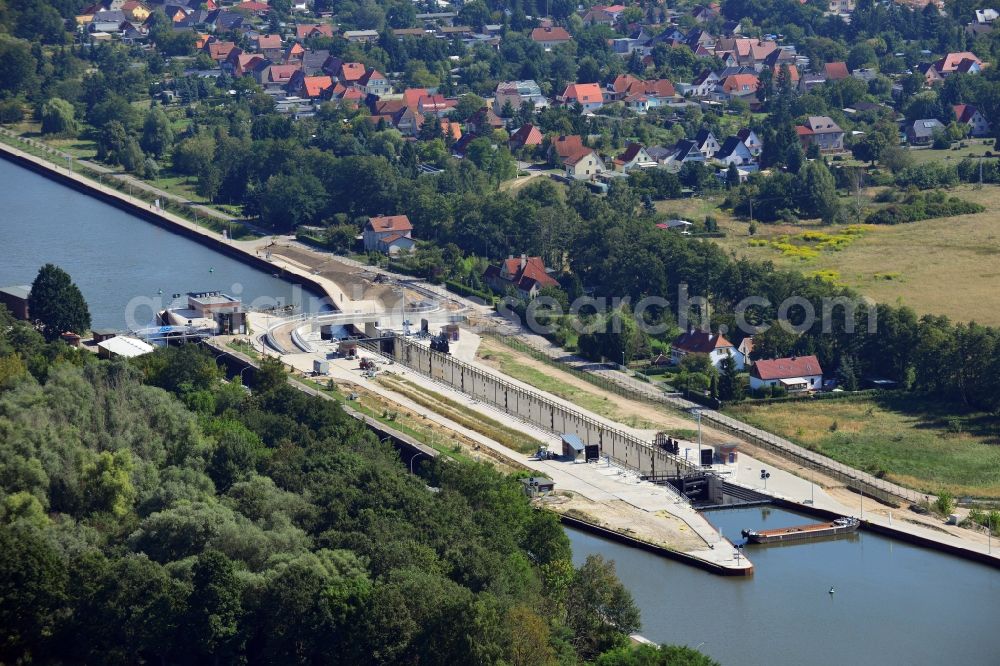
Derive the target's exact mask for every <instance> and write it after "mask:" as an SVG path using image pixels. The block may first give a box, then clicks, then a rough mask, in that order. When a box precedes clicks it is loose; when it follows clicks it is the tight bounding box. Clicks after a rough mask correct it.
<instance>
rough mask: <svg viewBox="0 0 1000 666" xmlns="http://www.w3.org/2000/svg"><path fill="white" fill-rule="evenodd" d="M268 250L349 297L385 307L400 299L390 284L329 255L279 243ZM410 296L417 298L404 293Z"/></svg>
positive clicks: (417, 296) (397, 292) (399, 295)
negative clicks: (328, 282) (332, 284)
mask: <svg viewBox="0 0 1000 666" xmlns="http://www.w3.org/2000/svg"><path fill="white" fill-rule="evenodd" d="M268 249H269V250H270V252H271V254H272V255H274V256H277V257H279V258H281V259H285V260H288V261H291V262H294V263H296V264H298V265H299V266H302V267H303V268H306V269H307V270H308V271H309V272H311V273H313V274H315V275H320V276H322V277H324V278H326V279H327V280H330V281H332V282H335V283H336V284H337V286H339V287H340V289H341V290H342V291H343V292H344V293H345V294H347V295H348V297H349V298H352V299H355V300H377V301H379V302H380V303H382V305H383V306H384V307H385V308H386V309H391V308H394V307H396V306H397V305H398V304H399V302H400V301H401V300H402V299H403V295H402V292H399V291H398V290H394V289H393V287H392V286H391V285H388V284H377V283H375V282H374V274H373V273H369V272H367V271H365V270H364V269H362V268H358V267H355V266H348V265H347V264H344V263H341V262H340V261H338V260H337V258H336V257H334V256H331V255H329V254H325V253H322V252H314V251H313V250H308V249H305V248H302V247H296V246H294V245H285V244H280V243H279V244H277V245H272V246H270V247H269V248H268ZM411 296H412V297H416V298H418V299H419V298H420V296H419V295H416V294H412V295H411V294H407V298H411Z"/></svg>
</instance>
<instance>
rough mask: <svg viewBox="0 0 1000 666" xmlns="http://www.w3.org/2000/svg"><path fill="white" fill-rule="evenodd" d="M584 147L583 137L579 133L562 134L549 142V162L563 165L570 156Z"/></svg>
mask: <svg viewBox="0 0 1000 666" xmlns="http://www.w3.org/2000/svg"><path fill="white" fill-rule="evenodd" d="M583 149H584V145H583V139H581V138H580V135H578V134H561V135H559V136H557V137H555V138H554V139H552V140H551V141H550V142H549V154H548V159H549V162H550V163H551V164H553V165H555V166H561V165H562V164H563V162H564V160H566V159H567V158H569V157H572V156H573V155H575V154H577V153H579V152H580V151H581V150H583Z"/></svg>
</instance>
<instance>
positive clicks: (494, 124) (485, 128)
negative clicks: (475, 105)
mask: <svg viewBox="0 0 1000 666" xmlns="http://www.w3.org/2000/svg"><path fill="white" fill-rule="evenodd" d="M465 126H466V128H467V129H468V130H469V132H471V133H473V134H476V135H478V136H489V135H490V134H492V133H493V130H497V129H503V127H504V122H503V120H501V119H500V117H499V116H497V114H495V113H493V109H491V108H490V107H488V106H484V107H482V108H480V109H479V110H478V111H475V112H474V113H473V114H472V115H471V116H469V117H468V119H466V121H465Z"/></svg>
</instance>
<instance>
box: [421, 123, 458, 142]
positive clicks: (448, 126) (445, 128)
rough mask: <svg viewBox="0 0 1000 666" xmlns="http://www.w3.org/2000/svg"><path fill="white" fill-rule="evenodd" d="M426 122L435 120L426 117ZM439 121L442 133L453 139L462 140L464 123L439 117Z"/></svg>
mask: <svg viewBox="0 0 1000 666" xmlns="http://www.w3.org/2000/svg"><path fill="white" fill-rule="evenodd" d="M424 122H434V121H433V119H425V121H424ZM438 123H440V126H441V134H442V135H443V136H444V137H445V138H448V137H450V138H451V140H452V141H461V139H462V123H460V122H458V121H457V120H449V119H448V118H439V119H438Z"/></svg>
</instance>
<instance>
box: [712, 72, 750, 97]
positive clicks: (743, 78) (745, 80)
mask: <svg viewBox="0 0 1000 666" xmlns="http://www.w3.org/2000/svg"><path fill="white" fill-rule="evenodd" d="M759 86H760V81H759V80H758V79H757V76H756V75H755V74H733V75H731V76H727V77H726V78H724V79H723V80H722V81H720V82H719V85H718V86H717V87H716V89H715V93H714V94H715V96H716V97H717V98H718V99H719V100H720V101H727V100H730V99H743V100H747V101H749V100H750V98H753V99H754V100H755V101H756V95H757V88H758V87H759Z"/></svg>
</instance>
